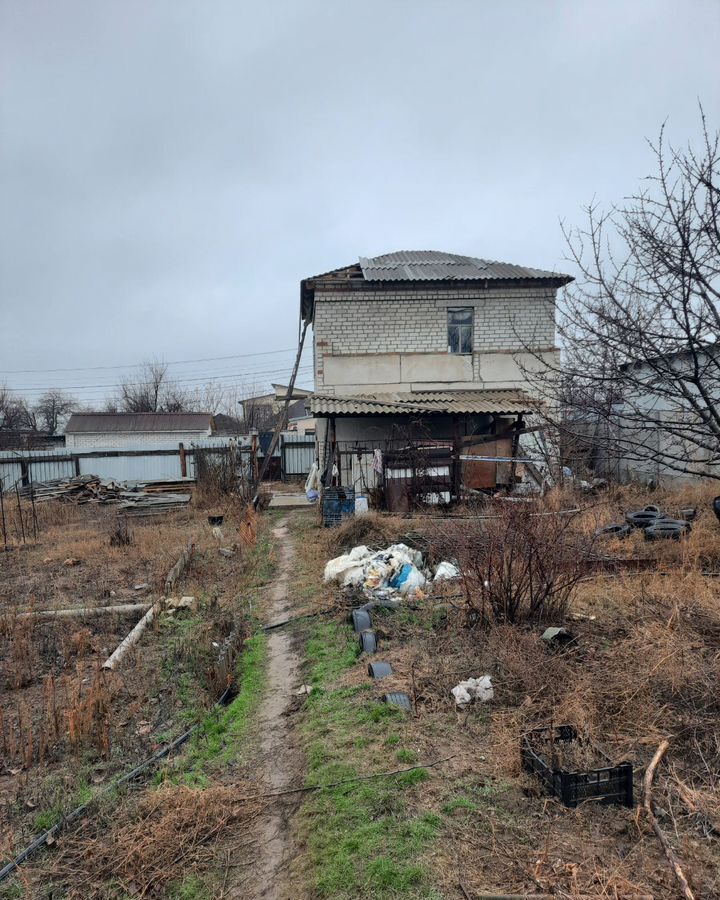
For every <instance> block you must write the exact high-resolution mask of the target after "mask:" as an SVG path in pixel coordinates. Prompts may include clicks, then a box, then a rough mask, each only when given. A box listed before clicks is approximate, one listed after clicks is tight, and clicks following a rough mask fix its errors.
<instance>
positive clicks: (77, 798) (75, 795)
mask: <svg viewBox="0 0 720 900" xmlns="http://www.w3.org/2000/svg"><path fill="white" fill-rule="evenodd" d="M92 798H93V792H92V788H91V787H90V785H89V784H88V783H87V782H86V781H83V780H81V781H80V783H79V784H78V786H77V788H76V789H75V790H74V791H73V792H72V793H71V794H69V795H63V794H62V792H58V795H57V797H56V799H55V800H54V802H53V803H52V805H51V806H49V807H48V808H47V809H44V810H42V812H39V813H38V814H37V815H36V816H35V821H34V823H33V824H34V825H35V831H37V832H40V833H41V832H44V831H49V830H50V829H51V828H52V827H53V826H54V825H57V823H58V822H59V821H60V820H61V819H62V818H63V816H66V815H68V813H71V812H72V811H73V810H74V809H77V807H78V806H83V805H84V804H85V803H89V802H90V801H91V800H92Z"/></svg>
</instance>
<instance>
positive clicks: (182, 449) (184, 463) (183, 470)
mask: <svg viewBox="0 0 720 900" xmlns="http://www.w3.org/2000/svg"><path fill="white" fill-rule="evenodd" d="M178 450H179V453H180V477H181V478H187V456H186V454H185V444H183V443H180V444H178Z"/></svg>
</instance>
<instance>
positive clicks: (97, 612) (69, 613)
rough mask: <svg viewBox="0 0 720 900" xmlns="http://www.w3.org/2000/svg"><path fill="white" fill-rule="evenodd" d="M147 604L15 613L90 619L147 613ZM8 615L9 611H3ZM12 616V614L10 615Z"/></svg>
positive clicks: (27, 617)
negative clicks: (111, 615) (112, 615)
mask: <svg viewBox="0 0 720 900" xmlns="http://www.w3.org/2000/svg"><path fill="white" fill-rule="evenodd" d="M147 608H148V605H147V603H118V604H117V605H116V606H78V607H75V608H73V609H36V610H24V611H23V612H19V613H16V614H15V616H16V618H18V619H74V618H83V619H84V618H91V617H93V616H103V615H110V614H112V613H114V614H115V615H126V614H128V613H137V612H147ZM2 612H4V613H10V610H3V611H2ZM11 614H12V613H11Z"/></svg>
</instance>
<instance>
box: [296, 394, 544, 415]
mask: <svg viewBox="0 0 720 900" xmlns="http://www.w3.org/2000/svg"><path fill="white" fill-rule="evenodd" d="M307 403H308V406H309V408H310V411H311V413H312V414H313V415H316V416H331V415H338V416H372V415H396V414H398V413H399V414H401V415H402V414H405V413H413V414H418V413H419V414H429V413H440V414H442V413H446V414H447V413H449V414H452V413H460V414H466V413H496V414H498V415H500V414H512V415H518V414H520V413H524V412H530V411H531V410H532V409H533V407H534V403H533V401H532V399H531V398H530V397H529V396H528V395H527V394H526V393H524V392H523V391H513V390H498V391H413V392H412V393H394V394H393V393H390V394H362V395H359V396H353V397H337V396H334V395H329V394H314V395H313V396H312V397H309V398H308V400H307Z"/></svg>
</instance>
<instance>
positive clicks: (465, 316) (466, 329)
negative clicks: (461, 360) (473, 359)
mask: <svg viewBox="0 0 720 900" xmlns="http://www.w3.org/2000/svg"><path fill="white" fill-rule="evenodd" d="M472 331H473V311H472V307H471V306H468V307H464V308H463V309H449V310H448V353H472V345H473V334H472Z"/></svg>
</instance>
